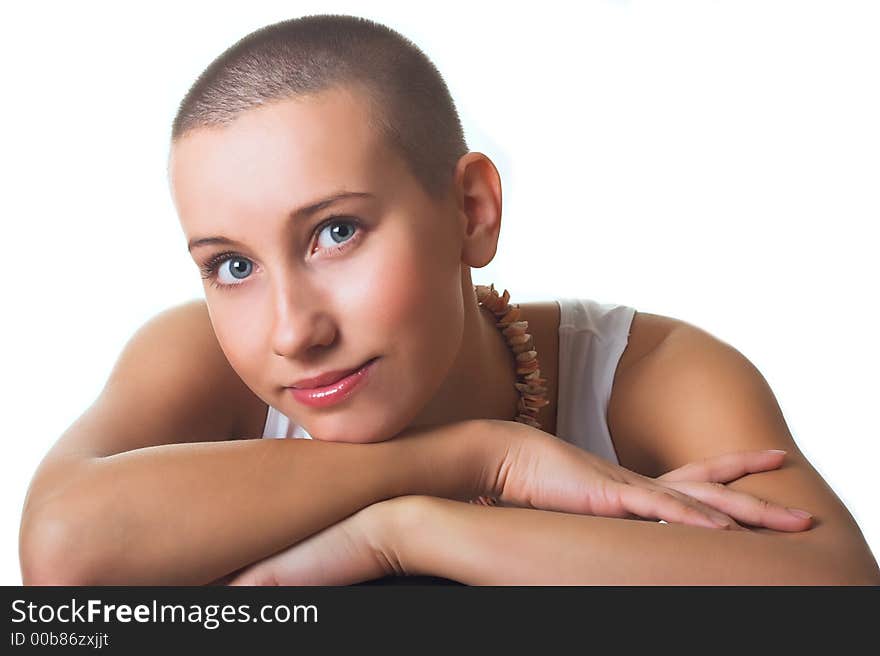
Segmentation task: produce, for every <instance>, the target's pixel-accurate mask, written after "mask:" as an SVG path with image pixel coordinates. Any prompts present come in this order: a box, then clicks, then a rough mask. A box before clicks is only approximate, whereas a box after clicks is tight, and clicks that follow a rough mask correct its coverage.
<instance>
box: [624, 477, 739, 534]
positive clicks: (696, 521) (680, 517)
mask: <svg viewBox="0 0 880 656" xmlns="http://www.w3.org/2000/svg"><path fill="white" fill-rule="evenodd" d="M618 495H619V498H620V501H621V505H622V506H623V507H624V509H625V510H627V511H628V512H631V513H635V514H636V515H638V516H640V517H647V518H651V519H662V520H664V521H666V522H669V523H675V524H688V525H691V526H703V527H706V528H726V529H732V530H742V527H741V526H739V524H737V523H736V522H735V521H734V520H733V518H731V517H728V516H727V515H725V514H724V513H721V512H719V511H717V510H715V509H714V508H710V507H708V506H705V505H704V504H702V503H700V502H699V501H697V500H695V499H692V498H690V497H688V496H687V495H686V494H683V493H680V492H678V491H677V490H673V489H670V488H666V487H664V486H657V487H653V488H652V487H636V486H634V485H621V486H619V489H618Z"/></svg>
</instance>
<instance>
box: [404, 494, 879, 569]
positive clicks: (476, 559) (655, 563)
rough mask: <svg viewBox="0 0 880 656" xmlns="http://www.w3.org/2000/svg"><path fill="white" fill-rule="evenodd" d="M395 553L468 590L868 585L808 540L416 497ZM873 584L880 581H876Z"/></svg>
mask: <svg viewBox="0 0 880 656" xmlns="http://www.w3.org/2000/svg"><path fill="white" fill-rule="evenodd" d="M404 515H405V519H403V520H401V521H399V522H398V529H397V531H396V533H395V538H394V540H393V544H392V546H391V549H392V551H394V553H395V557H396V558H397V559H399V562H400V565H401V568H402V569H403V570H404V571H406V572H407V573H408V574H429V575H433V576H442V577H444V578H449V579H454V580H456V581H460V582H462V583H467V584H470V585H571V584H574V585H864V584H870V583H871V580H870V577H868V576H867V575H866V574H864V573H862V572H858V571H850V570H848V569H847V564H846V563H845V562H844V560H845V558H843V557H839V558H838V559H837V560H835V559H833V558H828V557H822V555H821V554H822V552H821V551H819V550H818V549H816V548H815V547H814V546H813V545H812V544H810V543H809V542H808V540H806V539H804V538H805V536H806V533H804V534H798V535H795V534H782V533H777V534H773V533H769V532H761V533H759V532H753V531H725V530H720V529H711V528H701V527H696V526H688V525H683V524H660V523H656V522H648V521H639V520H630V519H618V518H608V517H595V516H586V515H571V514H565V513H556V512H547V511H541V510H532V509H522V508H487V507H483V506H476V505H470V504H464V503H458V502H454V501H449V500H445V499H423V498H419V499H418V500H417V502H416V503H415V504H414V505H411V506H410V507H409V508H408V509H407V510H406V511H405V513H404ZM875 583H876V579H875Z"/></svg>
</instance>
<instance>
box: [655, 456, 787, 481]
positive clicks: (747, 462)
mask: <svg viewBox="0 0 880 656" xmlns="http://www.w3.org/2000/svg"><path fill="white" fill-rule="evenodd" d="M785 455H786V453H785V451H779V450H772V451H741V452H738V453H725V454H722V455H720V456H714V457H711V458H705V459H704V460H700V461H698V462H690V463H688V464H686V465H684V466H682V467H679V468H678V469H673V470H672V471H671V472H667V473H665V474H663V475H662V476H658V477H657V478H656V479H655V480H658V481H663V482H664V483H665V482H666V481H706V482H712V483H729V482H730V481H733V480H736V479H737V478H740V477H742V476H745V475H746V474H754V473H756V472H762V471H768V470H770V469H778V468H779V467H780V465H782V461H783V460H785Z"/></svg>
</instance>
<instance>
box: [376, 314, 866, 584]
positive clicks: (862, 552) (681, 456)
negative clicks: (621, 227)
mask: <svg viewBox="0 0 880 656" xmlns="http://www.w3.org/2000/svg"><path fill="white" fill-rule="evenodd" d="M608 420H609V427H610V429H611V433H612V435H613V439H614V444H615V449H616V451H617V453H618V456H619V457H620V461H621V464H623V465H624V466H625V467H629V468H631V469H633V470H635V471H638V472H640V473H642V474H644V475H646V476H652V477H653V476H657V475H658V474H660V473H661V472H664V471H668V470H670V469H674V468H677V467H679V466H681V465H682V463H687V462H693V461H699V460H702V459H706V458H712V457H714V456H717V455H718V454H721V453H729V452H736V451H743V450H748V449H783V450H786V451H787V452H788V456H787V457H786V464H785V466H783V467H782V468H780V469H775V470H772V471H763V472H760V473H754V474H751V475H748V476H744V477H742V478H739V479H738V480H735V481H733V482H731V483H729V484H728V485H726V486H721V485H717V486H712V485H705V484H702V485H700V484H696V483H694V482H689V481H686V480H681V479H680V478H679V479H678V480H671V481H670V480H667V481H666V482H667V484H668V485H669V486H670V487H672V488H673V489H676V490H678V491H680V492H682V493H685V494H689V495H693V496H695V497H696V498H699V499H701V500H702V501H704V502H705V503H709V504H713V503H714V502H715V501H716V500H717V499H720V495H721V493H722V491H723V492H727V493H728V494H727V496H728V502H727V503H729V504H732V505H729V506H726V507H725V506H724V505H722V504H720V503H717V504H714V505H717V507H718V508H719V509H721V510H725V511H726V512H728V513H731V514H733V509H734V507H735V506H737V505H739V503H740V500H741V499H744V497H741V498H736V499H735V498H732V497H731V496H730V494H729V492H731V491H733V492H735V493H740V494H746V495H749V496H751V497H753V498H754V497H757V498H759V499H763V500H765V503H764V504H763V507H762V505H761V504H758V507H757V508H755V509H754V510H753V511H752V512H753V513H754V514H755V517H754V520H752V521H749V522H747V523H749V524H752V525H755V526H757V527H756V528H753V529H752V530H749V531H711V530H706V529H703V528H701V527H699V526H686V525H680V524H666V525H662V524H656V523H649V522H640V521H632V520H631V519H627V518H615V517H582V516H577V515H570V514H565V513H557V512H547V511H544V510H532V509H520V508H482V507H477V506H469V505H466V504H460V503H455V502H449V501H444V500H442V499H433V500H432V499H413V500H411V501H415V504H414V505H409V509H408V510H407V509H406V508H407V506H402V507H403V508H404V511H403V512H398V511H394V513H393V514H395V515H396V516H397V519H394V520H393V521H391V522H390V524H388V523H387V522H385V523H384V524H385V525H390V526H391V527H392V530H390V532H389V534H390V536H391V537H390V538H389V539H390V542H389V543H388V551H389V554H390V555H389V556H388V558H389V559H391V560H394V559H399V562H400V563H401V567H402V568H403V569H405V571H407V572H408V573H423V572H427V573H431V574H434V575H436V576H444V577H447V578H453V579H456V580H460V581H462V582H479V583H502V582H505V583H515V582H538V583H550V582H581V583H613V584H627V583H652V584H669V583H690V584H697V583H716V584H723V583H726V584H746V583H758V584H780V583H787V584H844V583H849V584H873V585H878V584H880V569H878V566H877V561H876V560H875V558H874V557H873V555H872V554H871V551H870V549H869V547H868V545H867V544H866V542H865V540H864V537H863V536H862V534H861V531H860V530H859V527H858V526H857V525H856V522H855V521H854V520H853V518H852V516H851V515H850V513H849V512H848V511H847V509H846V507H845V506H844V505H843V503H841V501H840V500H839V499H838V498H837V496H836V495H835V494H834V492H833V491H832V490H831V488H830V487H829V486H828V484H827V483H826V482H825V481H824V480H823V479H822V478H821V476H820V475H819V474H818V473H817V472H816V470H815V469H814V468H813V467H812V466H811V465H810V463H809V462H808V461H807V459H806V458H805V457H804V456H803V454H802V453H801V452H800V450H799V449H798V448H797V445H796V444H795V442H794V439H793V438H792V436H791V433H790V432H789V430H788V427H787V425H786V423H785V420H784V418H783V415H782V411H781V410H780V408H779V405H778V403H777V401H776V399H775V396H774V394H773V392H772V391H771V389H770V387H769V385H768V384H767V382H766V380H765V379H764V378H763V376H762V375H761V374H760V372H759V371H758V370H757V369H756V368H755V367H754V366H753V365H752V364H751V363H750V362H749V361H748V360H747V359H746V358H745V357H744V356H743V355H742V354H741V353H739V352H738V351H737V350H736V349H734V348H732V347H731V346H729V345H728V344H726V343H724V342H721V341H720V340H718V339H716V338H714V337H713V336H712V335H710V334H709V333H706V332H705V331H702V330H700V329H698V328H696V327H694V326H691V325H690V324H686V323H683V322H679V324H678V325H677V327H676V328H675V329H674V330H673V331H672V332H670V333H669V335H668V336H667V337H666V339H664V340H663V341H662V342H661V343H660V344H659V346H658V347H656V348H655V349H654V350H653V351H651V352H650V353H649V354H648V355H646V356H644V357H642V358H641V359H640V360H638V361H637V362H636V363H635V364H633V365H632V366H630V367H629V368H627V369H626V370H625V371H621V372H618V376H617V377H616V378H615V382H614V388H613V390H612V397H611V402H610V406H609V409H608ZM667 477H668V475H663V476H660V477H659V478H658V479H657V480H660V481H663V480H664V479H666V478H667ZM773 504H779V505H780V506H786V507H794V508H803V509H806V510H808V511H810V512H812V514H813V515H814V521H813V524H812V525H811V526H810V528H809V530H806V531H800V532H777V531H774V530H770V529H769V528H764V527H760V524H761V522H760V521H758V520H759V519H760V517H761V515H762V514H763V513H764V512H765V511H766V510H767V509H769V508H770V507H771V506H772V505H773ZM400 508H401V506H398V510H399V509H400ZM401 518H402V519H401ZM397 524H400V525H401V526H403V527H405V528H404V530H403V531H397V530H394V529H393V527H394V526H395V525H397ZM380 534H382V533H381V532H380ZM513 547H515V548H513Z"/></svg>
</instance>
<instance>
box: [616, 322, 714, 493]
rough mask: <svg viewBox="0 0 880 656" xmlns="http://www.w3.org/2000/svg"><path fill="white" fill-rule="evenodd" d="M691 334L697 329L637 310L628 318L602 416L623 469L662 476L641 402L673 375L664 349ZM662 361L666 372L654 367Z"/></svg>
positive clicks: (651, 418)
mask: <svg viewBox="0 0 880 656" xmlns="http://www.w3.org/2000/svg"><path fill="white" fill-rule="evenodd" d="M691 330H699V329H698V328H696V327H695V326H693V325H691V324H689V323H687V322H685V321H682V320H681V319H676V318H674V317H668V316H664V315H660V314H652V313H650V312H639V311H636V313H635V315H634V316H633V320H632V324H631V327H630V333H629V338H628V341H627V345H626V348H625V349H624V351H623V354H622V355H621V357H620V360H619V361H618V365H617V369H616V371H615V373H614V380H613V383H612V388H611V398H610V400H609V403H608V412H607V420H608V430H609V432H610V434H611V438H612V442H613V443H614V450H615V452H616V453H617V458H618V460H619V462H620V464H621V466H623V467H626V468H627V469H630V470H632V471H636V472H639V473H642V474H645V475H655V476H656V475H659V474H660V473H663V472H662V471H658V470H659V469H660V468H661V467H662V465H661V464H660V463H659V462H658V460H659V459H658V458H657V457H656V454H655V453H654V450H653V447H654V445H655V437H656V433H652V432H651V431H645V430H643V428H642V427H643V426H645V425H651V424H652V422H654V421H655V420H656V418H654V417H651V416H645V413H646V412H647V410H646V403H645V400H644V399H645V397H646V396H647V395H650V394H651V393H652V391H651V388H650V386H652V385H662V384H663V377H664V376H668V375H672V374H671V370H672V369H673V368H674V366H675V365H674V364H670V363H669V359H668V358H663V356H662V352H663V351H664V348H663V347H664V346H665V345H667V344H668V343H669V342H670V341H671V340H672V339H674V340H675V342H676V343H680V342H681V340H682V337H681V336H680V335H682V333H684V334H685V337H684V338H683V339H689V337H688V336H687V335H688V334H690V331H691ZM673 335H675V337H674V338H673V337H672V336H673ZM707 336H708V333H707ZM709 337H711V336H709ZM666 350H668V349H666ZM661 359H662V360H663V362H664V365H663V366H665V367H666V369H665V373H664V372H661V371H660V365H658V364H657V362H658V360H661ZM657 389H659V388H657Z"/></svg>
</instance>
